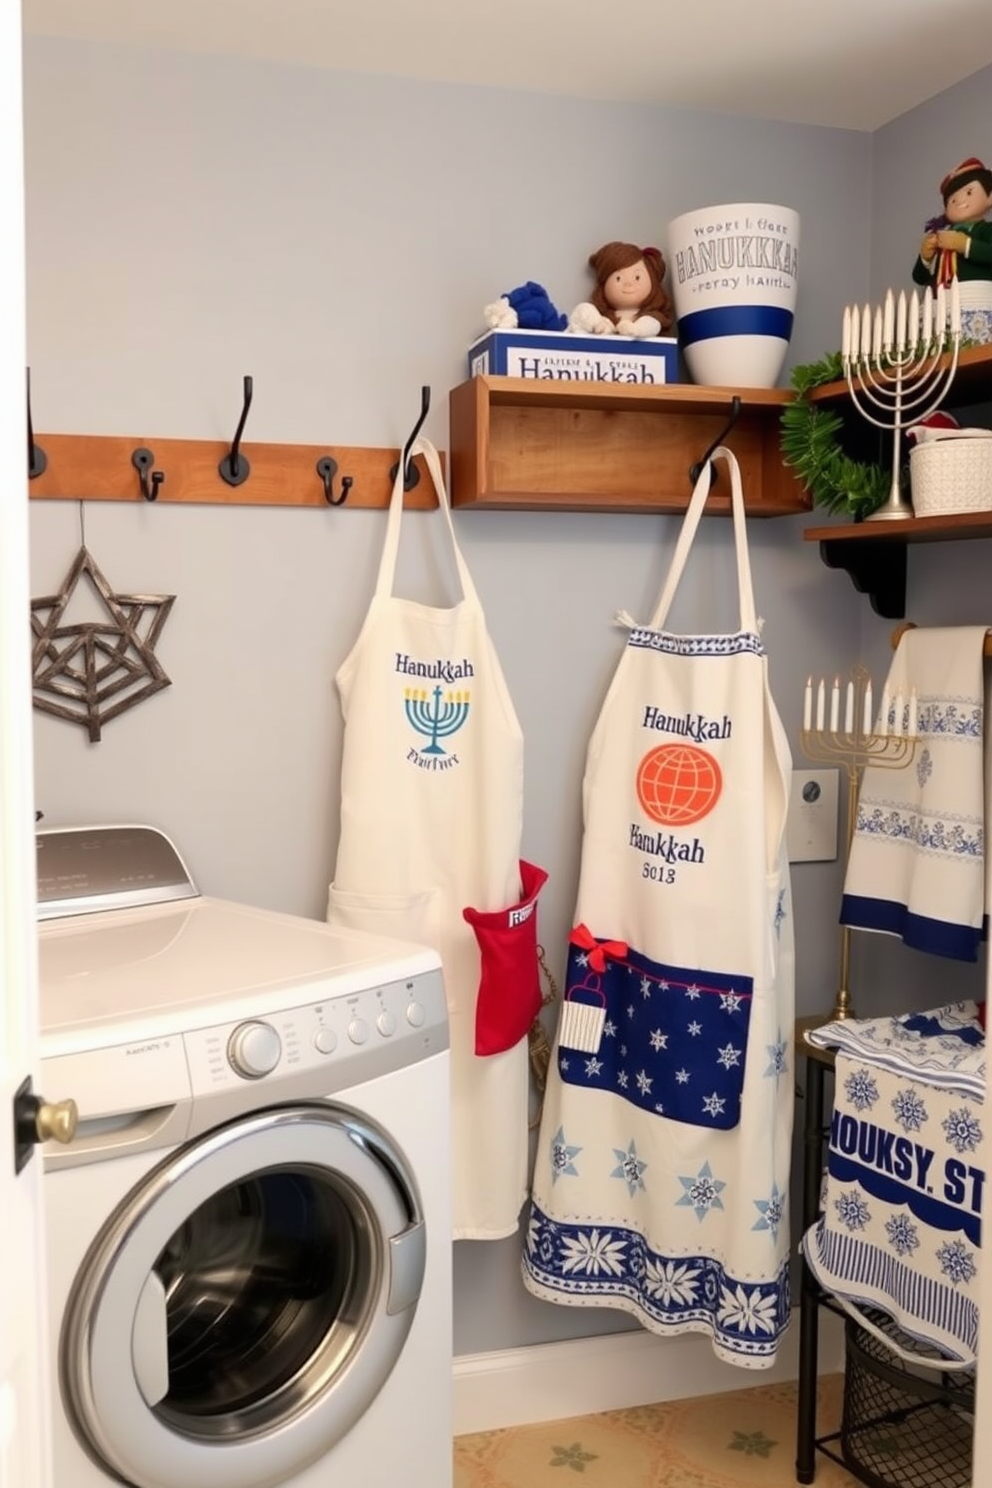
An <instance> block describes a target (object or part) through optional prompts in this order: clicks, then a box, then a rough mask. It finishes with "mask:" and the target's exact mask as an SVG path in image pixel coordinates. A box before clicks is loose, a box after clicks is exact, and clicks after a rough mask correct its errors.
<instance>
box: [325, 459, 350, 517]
mask: <svg viewBox="0 0 992 1488" xmlns="http://www.w3.org/2000/svg"><path fill="white" fill-rule="evenodd" d="M337 473H338V462H337V460H332V459H331V457H330V455H322V456H321V458H320V459H319V460H318V461H317V474H318V475H319V476H320V478H321V480H322V481H323V483H324V500H325V501H326V502H327V503H328V505H329V506H344V503H345V502H346V501H347V500H348V492H349V491H350V490H351V488H352V486H353V485H354V484H355V482H354V480H353V479H352V477H351V476H350V475H343V476H342V477H341V495H340V496H335V494H334V477H335V476H336V475H337Z"/></svg>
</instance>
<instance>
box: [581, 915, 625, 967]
mask: <svg viewBox="0 0 992 1488" xmlns="http://www.w3.org/2000/svg"><path fill="white" fill-rule="evenodd" d="M568 939H569V942H570V944H571V945H574V946H578V948H579V950H580V951H588V952H589V965H590V966H591V967H592V969H593V971H598V972H599V973H600V974H602V973H603V972H604V971H605V970H606V958H607V956H609V958H610V960H611V961H619V959H620V957H621V956H626V954H627V942H626V941H625V940H604V941H602V942H600V941H598V940H596V938H595V936H594V935H593V933H592V931H591V930H590V929H589V927H588V926H587V925H576V926H575V928H574V929H573V930H572V931H571V932H570V934H569V937H568Z"/></svg>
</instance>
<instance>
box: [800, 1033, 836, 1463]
mask: <svg viewBox="0 0 992 1488" xmlns="http://www.w3.org/2000/svg"><path fill="white" fill-rule="evenodd" d="M829 1021H830V1018H829V1016H827V1017H823V1016H822V1015H817V1016H814V1017H809V1018H798V1019H797V1020H796V1027H795V1039H794V1042H795V1051H796V1065H797V1068H798V1066H799V1061H800V1060H805V1077H804V1082H803V1089H804V1099H803V1209H802V1233H803V1234H804V1235H805V1234H806V1232H807V1230H808V1229H809V1228H810V1226H811V1225H814V1224H815V1223H816V1221H817V1218H818V1216H819V1213H820V1186H821V1181H822V1174H823V1150H824V1145H825V1142H826V1137H827V1125H826V1117H825V1112H824V1099H825V1091H824V1086H825V1083H826V1077H827V1073H828V1072H832V1071H833V1068H834V1051H833V1050H832V1049H817V1048H815V1047H814V1046H813V1045H812V1044H807V1043H806V1041H805V1038H804V1034H805V1032H806V1030H807V1029H808V1028H819V1027H821V1026H822V1025H823V1024H824V1023H828V1022H829ZM822 1303H823V1293H822V1291H821V1289H820V1287H819V1286H818V1285H817V1282H816V1280H815V1279H814V1277H813V1274H812V1272H811V1271H810V1269H809V1267H808V1266H807V1265H806V1262H805V1260H803V1261H802V1283H801V1290H800V1302H799V1411H798V1417H799V1418H798V1423H797V1428H796V1482H797V1483H812V1482H813V1479H814V1478H815V1477H816V1393H817V1378H818V1376H817V1350H818V1344H819V1338H820V1307H821V1305H822Z"/></svg>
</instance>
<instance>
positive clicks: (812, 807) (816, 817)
mask: <svg viewBox="0 0 992 1488" xmlns="http://www.w3.org/2000/svg"><path fill="white" fill-rule="evenodd" d="M839 780H840V771H839V770H793V772H792V789H791V791H790V793H789V817H788V821H787V823H786V837H787V841H788V848H789V862H790V863H826V862H829V861H831V860H832V859H833V858H836V856H837V796H838V782H839Z"/></svg>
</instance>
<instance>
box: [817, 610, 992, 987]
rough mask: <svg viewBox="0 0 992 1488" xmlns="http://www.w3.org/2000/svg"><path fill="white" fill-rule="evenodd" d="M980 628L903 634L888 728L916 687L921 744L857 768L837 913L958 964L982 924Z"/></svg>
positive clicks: (974, 947)
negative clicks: (900, 759)
mask: <svg viewBox="0 0 992 1488" xmlns="http://www.w3.org/2000/svg"><path fill="white" fill-rule="evenodd" d="M985 634H986V632H985V627H984V626H979V625H968V626H954V627H946V628H943V629H939V630H915V629H914V630H908V631H906V632H905V634H904V635H903V636H902V637H901V639H900V641H899V646H898V648H897V650H896V654H895V656H894V657H893V661H892V667H891V669H890V671H889V676H888V679H887V682H886V686H887V688H888V691H889V696H890V707H889V717H888V720H887V726H888V729H889V732H890V733H891V731H892V729H893V727H898V728H899V729H900V730H901V731H902V732H905V730H906V727H907V725H908V715H909V699H910V693H911V691H912V690H913V689H915V690H916V693H917V718H918V732H919V744H918V746H917V749H916V752H915V755H914V756H913V758H912V760H911V761H909V763H907V765H906V766H905V767H904V768H902V769H885V768H882V767H881V766H878V765H868V767H867V768H866V769H865V772H864V778H863V780H862V782H861V791H860V794H859V798H858V816H857V827H856V830H855V834H854V841H853V843H852V845H851V854H850V858H849V860H848V865H847V877H846V880H845V883H844V898H843V901H842V904H841V914H840V918H841V923H842V924H844V925H850V926H852V927H853V928H855V929H859V930H880V931H883V932H886V933H887V934H890V935H898V936H900V937H901V938H902V939H903V940H904V941H905V943H906V944H907V945H909V946H913V947H915V948H916V949H917V950H921V951H930V952H931V953H932V954H934V955H938V956H950V957H952V958H954V959H955V960H959V961H974V960H975V959H976V957H977V955H978V946H979V943H980V942H981V940H982V937H983V931H984V917H985V796H986V786H985V771H986V761H985V759H984V750H983V732H984V730H983V715H984V688H983V680H982V667H983V654H984V645H985ZM899 694H901V695H902V698H903V707H902V716H901V717H900V718H899V719H897V718H896V714H895V703H896V698H897V696H898V695H899Z"/></svg>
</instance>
